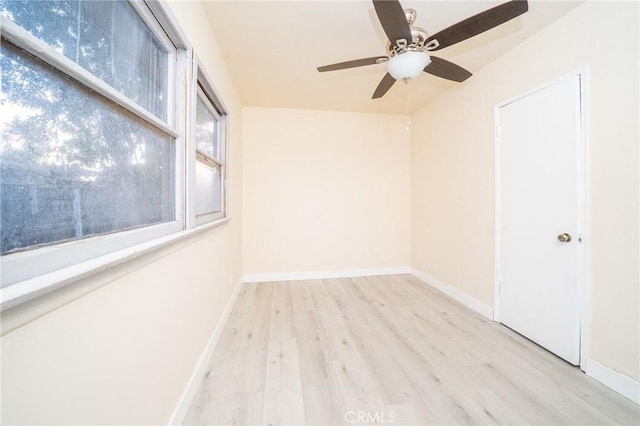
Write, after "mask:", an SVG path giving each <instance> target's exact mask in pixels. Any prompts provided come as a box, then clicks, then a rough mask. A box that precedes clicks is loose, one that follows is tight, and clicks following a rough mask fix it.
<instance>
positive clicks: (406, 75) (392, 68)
mask: <svg viewBox="0 0 640 426" xmlns="http://www.w3.org/2000/svg"><path fill="white" fill-rule="evenodd" d="M430 62H431V58H430V57H429V55H427V54H426V53H424V52H414V51H408V52H404V53H400V54H398V55H396V56H394V57H392V58H391V59H389V60H388V61H387V72H388V73H389V74H391V76H392V77H393V78H395V79H396V80H404V79H413V78H416V77H417V76H418V75H420V73H421V72H422V70H423V69H424V67H426V66H427V65H429V63H430Z"/></svg>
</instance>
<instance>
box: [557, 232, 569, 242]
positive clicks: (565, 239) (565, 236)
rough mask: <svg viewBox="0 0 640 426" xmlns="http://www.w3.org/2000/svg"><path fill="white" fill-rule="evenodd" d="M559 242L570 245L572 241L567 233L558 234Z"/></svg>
mask: <svg viewBox="0 0 640 426" xmlns="http://www.w3.org/2000/svg"><path fill="white" fill-rule="evenodd" d="M558 241H560V242H561V243H568V242H569V241H571V235H569V234H567V233H566V232H563V233H562V234H558Z"/></svg>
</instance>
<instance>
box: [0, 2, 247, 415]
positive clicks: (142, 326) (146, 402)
mask: <svg viewBox="0 0 640 426" xmlns="http://www.w3.org/2000/svg"><path fill="white" fill-rule="evenodd" d="M171 7H172V8H173V11H174V13H175V15H176V17H177V18H178V20H179V21H180V22H181V23H183V29H184V31H185V32H186V35H187V37H188V38H189V40H190V41H191V43H193V45H194V47H195V48H196V49H197V52H198V55H199V57H200V59H201V64H202V65H203V66H204V67H205V68H206V70H207V71H208V73H209V74H210V75H211V76H212V78H213V80H214V83H215V84H216V86H217V89H218V91H219V93H220V96H221V98H222V100H223V101H224V102H225V103H226V105H227V107H228V108H229V110H230V111H229V113H230V118H231V125H232V127H231V131H230V136H231V141H230V142H231V143H230V150H231V152H230V156H231V162H230V165H229V172H230V182H229V185H230V191H231V193H230V202H231V206H230V213H231V216H232V217H233V219H232V220H231V222H229V223H228V224H226V225H223V226H221V227H218V228H215V229H213V230H211V231H208V232H206V233H204V234H200V235H198V236H196V237H192V238H190V239H188V240H186V241H181V242H179V243H177V244H174V245H172V246H170V247H166V248H164V249H161V250H160V251H158V252H156V253H154V254H152V255H149V256H146V257H144V258H141V259H136V260H135V261H133V262H130V263H129V264H126V265H123V266H119V267H117V268H116V269H117V273H116V275H118V276H119V278H116V279H114V280H113V281H112V282H110V283H109V284H107V285H105V286H103V287H101V288H99V289H97V290H95V291H93V292H91V293H89V294H88V295H85V296H84V297H81V298H79V299H77V300H75V301H73V302H71V303H68V304H66V305H64V306H62V307H60V308H58V309H56V310H54V311H52V312H49V313H47V314H45V315H44V316H41V317H40V318H37V319H35V320H34V321H32V322H29V323H27V324H25V325H23V326H22V327H19V328H17V329H15V330H13V331H11V332H9V333H7V334H5V335H3V336H2V342H1V343H2V422H3V423H4V424H166V423H167V422H168V421H169V419H170V417H171V415H172V413H173V411H174V409H175V408H176V405H177V404H178V402H179V401H180V398H181V395H182V393H183V391H184V390H185V388H186V386H187V383H188V381H189V379H190V377H191V375H192V373H193V371H194V369H195V367H196V364H197V362H198V359H199V357H200V356H201V354H202V353H203V351H204V349H205V346H206V344H207V342H208V340H209V338H210V337H211V335H212V333H213V331H214V329H215V327H216V325H217V324H218V321H219V319H220V317H221V315H222V312H223V309H224V308H225V305H226V304H227V302H228V301H229V299H230V297H231V294H232V291H233V286H234V285H235V284H237V282H238V280H239V279H240V276H241V270H242V261H241V232H242V228H241V219H242V195H241V192H242V187H241V182H240V179H241V175H242V172H241V164H242V147H241V137H242V133H241V132H242V118H241V117H242V111H241V108H240V106H239V100H238V98H237V95H236V93H235V89H234V87H233V84H232V82H231V79H230V77H229V75H228V73H227V71H226V67H225V64H224V62H223V60H222V58H221V56H220V53H219V50H218V47H217V45H216V43H215V40H214V38H213V34H212V33H211V30H210V27H209V24H208V22H207V20H206V18H205V13H204V10H203V9H202V6H201V5H200V3H195V2H182V3H180V4H179V5H177V6H176V5H174V4H171ZM100 279H104V277H100V276H94V277H92V278H88V279H87V280H86V281H85V283H86V284H87V285H90V284H91V283H92V282H95V281H97V280H100ZM82 284H83V283H80V285H82ZM16 309H21V308H20V307H19V308H16ZM7 315H16V312H15V311H14V312H9V313H5V314H3V319H5V318H7Z"/></svg>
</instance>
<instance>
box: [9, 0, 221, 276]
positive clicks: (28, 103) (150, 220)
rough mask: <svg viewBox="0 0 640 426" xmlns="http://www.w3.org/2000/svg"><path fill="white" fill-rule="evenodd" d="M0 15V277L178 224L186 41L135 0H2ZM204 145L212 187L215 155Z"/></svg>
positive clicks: (86, 255)
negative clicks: (134, 0) (0, 260)
mask: <svg viewBox="0 0 640 426" xmlns="http://www.w3.org/2000/svg"><path fill="white" fill-rule="evenodd" d="M149 4H150V5H151V2H149ZM0 14H1V15H2V22H1V27H0V28H1V31H2V41H1V43H0V67H1V69H2V93H1V95H0V182H1V183H0V208H1V212H0V213H1V216H0V218H1V219H0V249H1V253H2V280H1V282H2V287H5V286H9V285H12V284H15V283H17V282H20V281H23V280H26V279H29V278H33V277H36V276H39V275H42V274H45V273H48V272H52V271H55V270H58V269H60V268H64V267H66V266H70V265H73V264H77V263H79V262H82V261H86V260H88V259H92V258H95V257H98V256H101V255H104V254H108V253H110V252H113V251H116V250H119V249H122V248H125V247H129V246H132V245H135V244H139V243H141V242H144V241H148V240H150V239H153V238H158V237H159V236H163V235H167V234H170V233H173V232H177V231H179V230H181V229H184V214H183V213H182V212H183V210H184V209H183V207H182V206H183V203H184V198H183V196H184V195H183V194H184V189H183V187H184V183H183V180H182V178H181V176H182V172H181V170H182V168H183V167H184V165H183V164H179V163H177V160H176V159H177V158H182V157H183V156H182V155H181V154H180V150H181V149H183V148H181V147H182V146H183V144H184V140H183V139H184V138H183V136H182V135H183V133H184V131H183V129H180V128H179V124H178V123H181V122H183V119H182V120H180V119H178V118H179V117H184V114H185V109H184V107H182V106H181V105H184V99H183V98H182V102H180V97H181V96H182V97H184V93H182V94H181V93H179V91H178V88H183V87H185V81H186V78H187V73H186V72H185V71H182V72H179V70H181V69H182V70H184V69H186V64H187V63H188V55H189V53H188V52H187V51H186V47H185V43H184V42H182V41H180V40H177V39H176V38H175V37H172V38H169V36H168V35H167V34H171V33H172V32H171V31H167V29H166V28H163V27H161V26H160V24H159V22H158V21H157V20H156V18H155V17H154V13H153V12H152V10H151V8H150V6H148V5H147V4H146V3H141V2H127V1H121V0H108V1H107V0H103V1H95V0H66V1H58V0H48V1H31V0H0ZM218 119H219V116H218ZM208 125H209V124H206V125H205V124H203V126H205V127H206V126H208ZM217 126H218V124H217V122H216V124H214V125H213V127H214V129H215V130H214V131H215V132H218V133H216V136H215V137H216V138H219V131H220V130H219V127H217ZM211 140H212V141H213V139H211ZM203 143H204V142H203ZM212 144H213V145H215V142H212ZM218 144H219V142H218ZM213 145H212V148H213ZM215 149H220V146H219V145H216V146H215ZM199 152H200V149H199ZM202 152H203V154H202V155H203V158H205V160H203V161H204V163H206V164H207V165H209V162H211V164H212V166H211V167H210V169H211V170H214V172H213V177H212V176H210V175H211V173H208V174H207V175H206V176H207V177H206V179H208V180H210V181H211V180H213V182H214V184H212V186H213V187H215V178H216V177H215V176H216V173H217V176H218V177H220V176H222V173H223V172H224V170H223V167H224V162H223V161H220V159H219V156H220V152H219V151H215V152H213V151H207V150H206V149H205V148H203V149H202ZM214 198H215V196H214ZM219 198H220V197H219ZM211 203H212V202H211V201H209V204H207V205H206V206H203V210H207V211H214V210H215V211H221V209H222V207H221V206H220V205H217V204H215V203H213V204H211ZM125 231H126V232H125ZM96 236H102V237H101V238H99V239H98V238H91V237H96ZM78 242H81V243H82V245H81V246H79V245H78ZM53 245H55V246H53ZM49 246H52V247H55V250H53V249H48V247H49ZM26 261H28V262H29V263H28V265H29V267H28V268H25V267H24V265H25V262H26Z"/></svg>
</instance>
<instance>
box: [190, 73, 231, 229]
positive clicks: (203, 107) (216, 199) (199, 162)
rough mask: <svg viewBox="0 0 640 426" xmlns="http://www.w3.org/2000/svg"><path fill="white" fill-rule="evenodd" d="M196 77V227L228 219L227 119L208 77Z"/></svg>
mask: <svg viewBox="0 0 640 426" xmlns="http://www.w3.org/2000/svg"><path fill="white" fill-rule="evenodd" d="M197 74H198V84H197V89H196V92H197V93H196V106H195V112H196V114H195V115H196V117H195V141H196V147H195V151H196V153H195V158H196V162H195V179H194V184H195V190H194V203H195V206H194V210H195V220H196V224H201V223H203V222H207V221H211V220H214V219H218V218H221V217H224V216H225V204H226V199H225V198H226V197H225V192H226V191H225V189H226V188H225V187H226V184H225V174H226V170H225V155H226V133H227V132H226V128H227V119H226V115H224V114H223V109H222V106H221V105H220V102H218V101H216V98H215V97H214V96H212V93H213V90H212V89H211V85H210V83H209V79H208V77H207V76H206V75H205V74H204V72H203V71H202V70H199V71H198V72H197Z"/></svg>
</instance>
